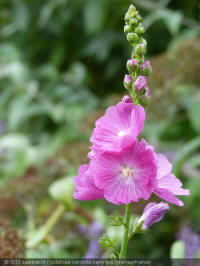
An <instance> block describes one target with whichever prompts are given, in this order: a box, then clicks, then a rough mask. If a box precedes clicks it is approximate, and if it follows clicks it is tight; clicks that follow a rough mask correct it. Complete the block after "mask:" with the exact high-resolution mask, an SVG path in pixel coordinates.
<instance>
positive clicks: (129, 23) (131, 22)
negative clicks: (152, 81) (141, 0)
mask: <svg viewBox="0 0 200 266" xmlns="http://www.w3.org/2000/svg"><path fill="white" fill-rule="evenodd" d="M141 21H142V17H141V16H140V15H139V12H138V11H137V10H136V8H135V7H134V6H133V5H131V6H130V7H129V9H128V11H127V13H126V15H125V23H126V25H125V27H124V32H125V34H126V37H127V40H128V41H129V43H130V45H131V46H132V48H133V51H132V54H131V57H132V58H131V59H129V60H128V61H127V70H128V72H129V75H126V76H125V79H124V86H125V88H126V89H128V90H129V93H130V95H131V97H132V99H133V102H134V104H135V105H137V104H141V105H143V106H146V105H147V104H148V103H149V100H150V91H149V88H148V86H147V76H149V75H150V73H151V70H152V68H151V64H150V62H149V61H144V55H145V53H146V51H147V42H146V40H145V39H144V37H143V35H144V33H145V29H144V27H143V26H142V24H141ZM127 77H129V79H128V78H127ZM140 77H144V78H143V79H144V80H146V86H144V88H143V90H141V89H138V88H137V86H135V85H137V84H138V81H140ZM131 78H132V80H131ZM138 78H139V80H138ZM125 81H126V82H125Z"/></svg>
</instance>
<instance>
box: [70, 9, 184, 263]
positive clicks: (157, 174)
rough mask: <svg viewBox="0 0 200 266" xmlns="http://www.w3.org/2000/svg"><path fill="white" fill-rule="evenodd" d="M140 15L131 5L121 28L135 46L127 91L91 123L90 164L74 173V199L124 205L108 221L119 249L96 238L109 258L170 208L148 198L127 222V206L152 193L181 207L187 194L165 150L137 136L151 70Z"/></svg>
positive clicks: (122, 254)
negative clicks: (118, 232) (118, 235)
mask: <svg viewBox="0 0 200 266" xmlns="http://www.w3.org/2000/svg"><path fill="white" fill-rule="evenodd" d="M141 21H142V17H141V16H140V15H139V13H138V11H137V10H136V8H135V7H134V6H133V5H131V6H130V7H129V9H128V12H127V13H126V15H125V23H126V25H125V27H124V31H125V33H126V34H127V40H128V41H129V42H130V45H131V46H132V47H133V51H132V54H131V59H129V60H128V62H127V69H128V72H129V73H128V74H127V75H125V78H124V86H125V88H126V89H127V90H128V92H129V94H130V96H131V97H130V96H129V95H126V96H124V97H123V99H122V101H121V102H119V103H118V104H116V105H115V106H111V107H109V108H108V109H107V110H106V112H105V114H104V115H103V116H102V117H100V118H99V119H98V120H97V121H96V124H95V128H94V130H93V132H92V135H91V138H90V141H91V143H92V145H91V147H90V149H91V151H90V152H89V153H88V158H89V159H90V161H89V163H88V164H84V165H81V166H80V167H79V171H78V175H77V176H76V177H75V178H74V183H75V190H74V195H73V197H74V199H77V200H97V199H101V198H104V199H105V200H107V201H108V202H111V203H112V204H116V205H123V204H124V205H126V213H125V218H124V219H123V218H122V217H121V216H119V215H117V216H111V225H112V226H122V227H123V237H122V243H121V250H120V252H119V251H118V249H117V245H118V244H119V243H116V241H115V240H114V239H111V237H110V236H109V235H108V234H104V236H103V237H101V238H100V240H99V243H100V244H101V245H103V246H104V247H105V248H106V249H107V248H109V249H112V250H113V254H112V255H111V257H112V258H125V257H126V251H127V246H128V240H129V239H130V238H131V237H132V236H133V235H135V234H136V233H144V232H146V231H147V229H148V228H149V227H150V226H151V225H152V224H154V223H156V222H158V221H160V220H161V219H162V218H163V216H164V214H165V213H166V212H167V211H168V209H169V206H168V204H167V203H164V202H161V203H155V202H152V203H148V204H147V205H146V207H145V209H144V212H143V214H142V216H141V217H140V218H138V219H136V221H135V223H134V225H133V226H130V218H131V205H132V203H133V202H138V201H139V200H140V199H144V200H148V199H149V198H150V197H151V195H152V194H153V193H154V194H156V195H157V196H158V197H160V198H161V199H163V200H165V201H167V202H170V203H172V204H175V205H177V206H183V205H184V204H183V202H182V201H181V200H180V199H179V198H177V197H176V196H177V195H189V191H188V190H187V189H183V188H182V183H181V182H180V180H179V179H178V178H176V176H175V175H174V174H172V165H171V163H170V162H169V161H168V159H167V158H166V156H165V155H163V154H160V153H156V151H155V149H154V147H153V146H151V145H149V144H148V143H147V142H146V140H144V139H142V140H138V136H139V135H140V133H141V132H142V129H143V126H144V122H145V109H144V107H146V106H147V104H148V103H149V100H150V92H149V88H148V86H147V77H148V76H149V74H150V73H151V71H152V68H151V64H150V62H149V61H145V59H144V55H145V53H146V50H147V43H146V40H145V39H144V38H143V34H144V28H143V26H142V24H141Z"/></svg>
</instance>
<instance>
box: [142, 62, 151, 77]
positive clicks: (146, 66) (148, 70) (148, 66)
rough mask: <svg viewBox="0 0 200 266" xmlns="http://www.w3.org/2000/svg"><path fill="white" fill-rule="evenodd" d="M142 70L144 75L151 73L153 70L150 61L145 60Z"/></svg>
mask: <svg viewBox="0 0 200 266" xmlns="http://www.w3.org/2000/svg"><path fill="white" fill-rule="evenodd" d="M141 72H142V75H143V76H149V75H150V73H151V72H152V66H151V63H150V61H145V62H144V63H143V64H142V65H141Z"/></svg>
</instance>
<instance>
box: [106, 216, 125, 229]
mask: <svg viewBox="0 0 200 266" xmlns="http://www.w3.org/2000/svg"><path fill="white" fill-rule="evenodd" d="M109 218H110V225H111V226H121V225H125V224H124V220H123V218H122V217H121V216H120V215H117V214H116V215H112V216H110V217H109Z"/></svg>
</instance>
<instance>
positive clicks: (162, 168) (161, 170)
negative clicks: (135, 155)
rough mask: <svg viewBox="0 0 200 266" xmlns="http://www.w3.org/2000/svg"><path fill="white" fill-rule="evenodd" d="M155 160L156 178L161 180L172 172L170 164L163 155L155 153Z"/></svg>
mask: <svg viewBox="0 0 200 266" xmlns="http://www.w3.org/2000/svg"><path fill="white" fill-rule="evenodd" d="M156 160H157V164H158V174H157V178H158V179H159V178H162V177H164V176H166V175H168V174H169V173H171V171H172V164H171V163H170V162H169V161H168V159H167V157H166V156H165V155H164V154H161V153H156Z"/></svg>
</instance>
